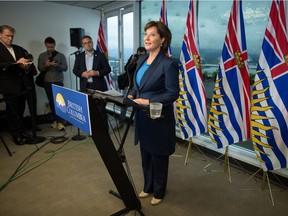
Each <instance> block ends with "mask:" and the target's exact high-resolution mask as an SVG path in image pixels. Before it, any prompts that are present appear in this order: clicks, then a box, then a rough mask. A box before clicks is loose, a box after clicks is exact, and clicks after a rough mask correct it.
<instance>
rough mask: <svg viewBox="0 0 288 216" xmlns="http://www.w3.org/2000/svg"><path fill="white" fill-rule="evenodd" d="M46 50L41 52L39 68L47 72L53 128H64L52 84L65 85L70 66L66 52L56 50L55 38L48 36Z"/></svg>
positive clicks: (46, 85) (46, 90) (46, 86)
mask: <svg viewBox="0 0 288 216" xmlns="http://www.w3.org/2000/svg"><path fill="white" fill-rule="evenodd" d="M44 43H45V47H46V49H47V50H46V51H45V52H43V53H41V54H40V55H39V58H38V70H39V71H40V73H45V76H44V89H45V92H46V95H47V98H48V101H49V107H50V110H51V112H52V118H53V123H52V125H51V127H52V128H58V129H59V130H64V129H65V126H64V125H63V123H64V120H63V119H62V118H60V117H59V116H57V115H56V114H55V108H54V100H53V92H52V84H55V85H59V86H64V83H63V81H64V74H63V72H65V71H66V70H67V68H68V66H67V61H66V58H65V56H64V54H62V53H60V52H57V51H56V50H55V46H56V42H55V40H54V38H52V37H47V38H46V39H45V41H44Z"/></svg>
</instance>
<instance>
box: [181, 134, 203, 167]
mask: <svg viewBox="0 0 288 216" xmlns="http://www.w3.org/2000/svg"><path fill="white" fill-rule="evenodd" d="M192 145H194V146H195V147H196V148H197V149H198V151H199V152H200V153H201V154H202V155H204V156H205V157H207V156H206V155H205V153H204V152H203V151H202V150H201V149H200V148H199V147H198V146H197V145H196V144H195V143H193V142H192V138H191V137H190V139H189V144H188V147H187V151H186V157H185V161H184V166H187V164H188V160H189V159H190V158H191V157H192V156H191V154H192Z"/></svg>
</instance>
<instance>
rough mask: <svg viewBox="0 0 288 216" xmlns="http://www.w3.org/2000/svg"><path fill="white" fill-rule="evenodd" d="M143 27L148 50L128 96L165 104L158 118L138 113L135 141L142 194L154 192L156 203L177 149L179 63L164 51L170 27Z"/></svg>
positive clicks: (154, 23) (157, 24)
mask: <svg viewBox="0 0 288 216" xmlns="http://www.w3.org/2000/svg"><path fill="white" fill-rule="evenodd" d="M144 30H145V36H144V46H145V49H146V50H147V51H148V53H149V54H148V55H142V56H140V57H139V59H138V61H137V68H136V73H135V75H134V86H133V88H132V89H131V91H130V92H129V95H128V97H129V98H131V99H133V100H134V102H136V103H139V104H143V105H149V103H151V102H160V103H162V104H163V109H162V117H161V118H159V119H151V118H150V117H149V116H147V115H146V114H145V112H143V111H141V110H137V112H136V116H135V125H136V128H135V143H138V142H139V143H140V151H141V157H142V169H143V175H144V187H143V191H142V192H141V193H140V194H139V197H140V198H146V197H148V196H149V195H150V194H152V193H153V198H152V200H151V204H152V205H157V204H159V203H160V202H161V201H162V199H163V198H164V196H165V192H166V186H167V177H168V164H169V156H170V155H171V154H173V153H174V151H175V118H174V110H173V102H174V101H175V100H177V98H178V95H179V78H178V64H177V62H176V61H174V60H173V59H172V58H169V57H167V56H166V55H165V53H166V52H167V50H168V47H169V45H170V42H171V39H172V35H171V32H170V30H169V29H168V27H166V25H165V24H163V23H161V22H159V21H150V22H148V23H147V24H146V25H145V27H144Z"/></svg>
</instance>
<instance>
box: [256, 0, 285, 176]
mask: <svg viewBox="0 0 288 216" xmlns="http://www.w3.org/2000/svg"><path fill="white" fill-rule="evenodd" d="M285 4H287V3H286V2H285V1H276V0H273V2H272V5H271V10H270V15H269V20H268V24H267V27H266V30H265V35H264V40H263V43H262V50H261V53H260V57H259V62H258V66H257V72H256V76H255V80H254V84H253V91H252V100H251V135H252V141H253V148H254V151H255V152H256V157H257V159H258V160H259V162H260V164H261V167H262V168H263V170H264V171H265V170H275V169H280V168H286V167H287V165H288V163H287V159H288V136H287V134H288V103H287V101H288V91H287V83H288V39H287V38H288V32H287V7H285ZM286 6H287V5H286Z"/></svg>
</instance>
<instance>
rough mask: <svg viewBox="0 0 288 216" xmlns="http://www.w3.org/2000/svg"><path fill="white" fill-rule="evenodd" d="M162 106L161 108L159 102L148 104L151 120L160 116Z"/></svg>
mask: <svg viewBox="0 0 288 216" xmlns="http://www.w3.org/2000/svg"><path fill="white" fill-rule="evenodd" d="M162 106H163V105H162V103H159V102H152V103H150V104H149V108H150V118H152V119H156V118H159V117H160V116H161V112H162Z"/></svg>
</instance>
